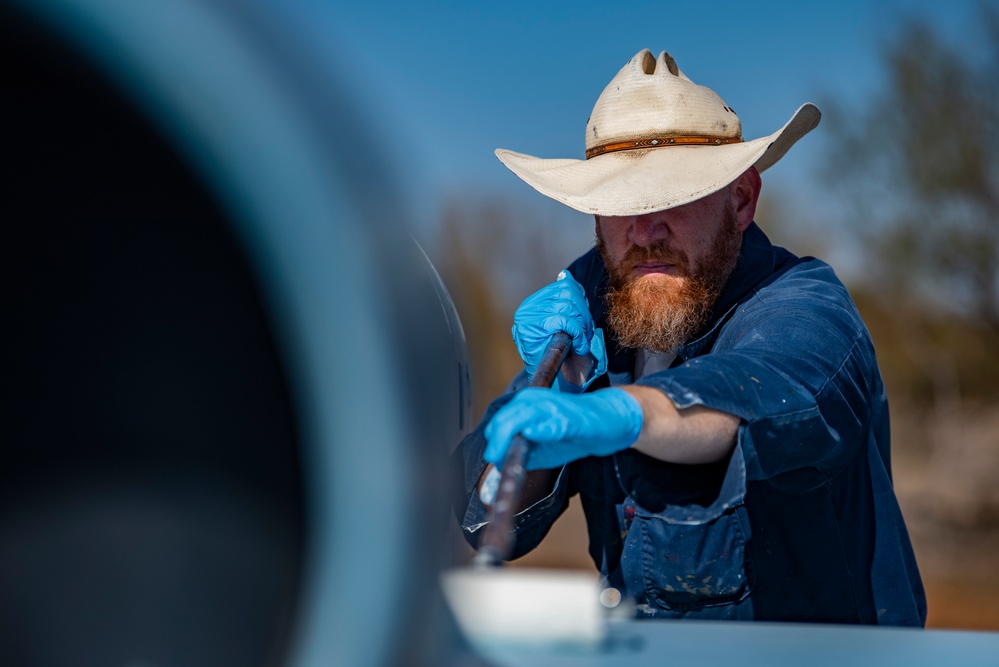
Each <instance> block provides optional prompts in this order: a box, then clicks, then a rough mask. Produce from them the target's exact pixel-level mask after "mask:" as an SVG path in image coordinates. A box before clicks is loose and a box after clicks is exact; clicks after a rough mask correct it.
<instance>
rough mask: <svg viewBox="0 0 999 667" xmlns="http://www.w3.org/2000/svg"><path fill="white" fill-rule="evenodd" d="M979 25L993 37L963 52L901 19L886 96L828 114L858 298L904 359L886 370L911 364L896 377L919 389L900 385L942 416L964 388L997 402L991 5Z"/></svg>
mask: <svg viewBox="0 0 999 667" xmlns="http://www.w3.org/2000/svg"><path fill="white" fill-rule="evenodd" d="M980 16H981V20H980V21H979V22H978V25H977V26H976V28H977V30H979V31H981V34H982V36H983V37H984V39H982V40H978V39H969V40H967V42H965V43H962V44H960V45H952V44H948V43H946V42H945V41H944V40H943V39H942V38H941V37H940V36H939V35H938V34H937V33H936V32H935V30H934V28H933V26H932V25H930V24H929V23H927V22H926V21H924V20H922V19H919V18H909V19H906V20H903V21H902V22H901V23H900V28H899V30H898V32H897V34H896V36H895V38H894V39H893V40H892V41H891V42H890V43H889V44H887V46H886V48H885V51H884V55H885V65H886V72H885V74H886V78H885V81H884V85H883V86H882V87H881V88H880V90H879V92H878V93H876V94H875V96H874V97H873V98H871V99H869V100H868V101H867V103H866V104H865V106H864V108H863V109H861V110H847V109H844V108H843V107H842V106H841V105H838V104H836V103H835V102H831V103H829V102H827V103H826V105H825V106H826V107H827V110H828V113H827V114H826V115H827V118H828V120H829V125H830V126H831V134H832V138H833V145H834V149H833V151H832V154H831V156H830V157H831V159H830V161H829V162H828V165H829V169H828V176H829V181H830V183H831V184H832V185H833V186H834V187H836V188H837V190H838V191H839V193H840V195H841V199H842V200H843V201H845V202H847V203H849V204H852V208H853V211H852V213H853V215H852V221H848V222H847V224H849V225H850V226H851V227H852V229H853V230H854V231H855V232H856V234H857V235H858V236H859V237H860V238H862V239H863V240H864V244H863V245H864V247H865V249H866V252H865V255H866V257H865V258H864V260H863V265H864V266H865V267H866V269H867V270H866V279H865V280H864V282H863V284H862V285H859V286H857V287H856V289H855V290H854V291H855V294H856V296H857V298H858V302H860V303H861V305H863V306H864V307H865V311H866V312H865V315H867V317H868V319H869V321H870V323H871V325H872V329H875V328H880V329H882V330H883V334H882V338H885V339H887V340H889V341H890V343H891V346H892V347H893V348H895V349H893V350H890V351H889V354H888V360H889V361H891V362H893V363H895V362H897V364H898V366H908V368H896V369H893V370H897V371H898V372H899V373H900V374H901V375H906V374H908V376H909V378H910V380H911V379H912V377H911V376H912V374H913V373H912V370H913V369H917V370H918V373H919V374H921V375H922V376H923V378H924V382H922V383H921V382H918V381H915V382H911V383H897V384H896V387H898V389H899V390H901V391H904V387H912V388H913V390H914V394H916V395H919V394H920V391H919V389H920V388H923V389H926V390H927V391H928V393H927V394H926V395H925V396H924V398H931V399H932V400H933V401H934V403H935V404H936V405H937V407H941V406H943V405H944V404H947V405H950V406H951V407H956V406H957V404H956V403H955V401H958V399H959V396H960V393H959V391H958V388H959V385H960V386H962V387H964V388H965V389H973V390H974V391H975V393H979V392H981V393H984V394H985V395H989V396H994V395H995V394H996V387H995V386H994V382H992V381H991V378H992V377H995V374H994V371H996V370H999V363H997V359H996V355H995V354H994V353H992V352H991V350H992V349H995V348H994V343H996V342H999V225H997V224H996V220H997V219H999V96H997V94H996V91H997V86H999V10H997V9H996V8H995V7H993V6H989V5H982V6H981V15H980ZM969 44H973V45H976V46H978V45H982V44H984V48H982V49H972V48H970V47H969ZM959 341H960V343H959ZM972 352H973V353H974V354H973V355H972V354H969V353H972ZM895 353H901V354H900V355H898V354H895ZM979 353H984V354H985V357H984V358H983V357H981V356H979ZM983 361H984V363H983ZM889 366H891V364H889ZM886 374H887V373H886ZM986 375H988V376H990V377H989V379H988V380H987V381H984V380H985V377H986ZM927 383H928V384H927Z"/></svg>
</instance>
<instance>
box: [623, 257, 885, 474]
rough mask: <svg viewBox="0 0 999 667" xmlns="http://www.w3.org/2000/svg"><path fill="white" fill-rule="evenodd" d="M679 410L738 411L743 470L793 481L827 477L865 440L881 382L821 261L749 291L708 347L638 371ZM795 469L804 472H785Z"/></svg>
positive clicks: (855, 320) (851, 310) (867, 345)
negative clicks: (667, 365) (672, 363)
mask: <svg viewBox="0 0 999 667" xmlns="http://www.w3.org/2000/svg"><path fill="white" fill-rule="evenodd" d="M639 384H642V385H647V386H653V387H657V388H659V389H661V390H662V391H663V392H665V393H666V395H667V396H669V398H670V399H671V400H672V401H673V403H674V404H675V405H676V406H677V407H678V408H680V409H681V410H682V409H684V408H687V407H690V406H693V405H704V406H706V407H709V408H714V409H717V410H721V411H724V412H728V413H731V414H734V415H737V416H738V417H740V418H741V419H742V420H743V424H742V427H741V431H740V435H739V442H740V445H741V447H742V450H743V454H744V456H745V458H746V465H747V469H748V472H749V474H750V476H751V477H755V478H760V479H768V480H771V481H774V480H778V479H779V480H780V482H779V483H780V484H787V485H790V486H792V487H794V486H796V485H803V484H814V483H815V481H816V477H815V473H818V475H819V476H820V477H821V478H825V479H829V478H831V477H833V476H835V475H836V473H837V472H838V471H839V470H841V469H842V468H843V467H844V466H845V465H846V464H847V463H848V462H849V461H850V460H851V459H852V457H853V456H854V455H855V454H856V453H857V450H858V448H860V447H861V446H862V445H865V444H866V442H865V440H866V437H867V433H868V426H869V424H870V421H871V411H872V406H877V405H881V404H883V403H884V401H883V392H884V389H883V386H882V385H881V381H880V376H879V375H878V373H877V370H876V362H875V358H874V350H873V347H872V345H871V342H870V337H869V335H868V334H867V331H866V328H865V327H864V325H863V322H862V321H861V319H860V316H859V314H858V313H857V311H856V309H855V307H854V306H853V302H852V301H851V300H850V298H849V296H848V295H847V293H846V290H845V288H843V287H842V285H841V284H840V283H839V281H838V280H836V279H835V277H834V276H833V275H832V271H831V270H830V269H828V267H827V266H825V265H822V264H818V265H810V266H806V267H802V268H801V269H800V270H797V271H794V272H791V273H789V274H788V275H787V276H785V277H784V278H783V279H782V280H780V281H777V282H776V283H774V284H772V285H770V286H768V287H766V288H764V289H762V290H760V291H758V292H756V293H754V295H753V296H752V297H751V298H750V299H749V300H747V301H746V302H744V303H743V304H741V305H740V306H739V307H738V308H737V309H736V310H735V311H734V312H733V313H732V314H731V316H730V317H729V318H728V319H727V321H725V322H724V323H723V324H722V325H721V328H720V331H719V332H718V335H717V340H716V341H715V342H714V345H713V347H712V349H711V351H710V352H709V353H708V354H703V355H701V356H695V357H692V358H690V359H688V360H687V361H685V362H684V363H682V364H680V365H679V366H677V367H674V368H671V369H669V370H667V371H663V372H661V373H657V374H654V375H650V376H647V377H645V378H643V379H642V380H640V381H639ZM795 471H798V472H801V471H804V472H805V473H807V474H799V475H785V474H784V473H789V472H795Z"/></svg>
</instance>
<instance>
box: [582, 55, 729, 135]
mask: <svg viewBox="0 0 999 667" xmlns="http://www.w3.org/2000/svg"><path fill="white" fill-rule="evenodd" d="M685 136H699V137H700V136H708V137H727V138H735V139H738V138H741V136H742V123H741V122H740V121H739V117H738V116H737V115H736V114H735V112H734V111H732V109H731V108H730V107H729V106H728V105H727V104H725V101H724V100H723V99H722V98H721V97H720V96H719V95H718V94H717V93H715V92H714V91H713V90H711V89H710V88H707V87H706V86H700V85H698V84H696V83H694V82H693V81H691V80H690V79H689V78H687V76H686V75H684V73H683V72H681V71H680V69H679V67H677V65H676V61H675V60H674V59H673V57H672V56H671V55H670V54H669V53H667V52H666V51H663V52H662V53H660V54H659V57H658V58H655V57H654V56H653V55H652V52H651V51H649V50H648V49H643V50H642V51H640V52H639V53H638V54H637V55H635V57H634V58H632V59H631V60H630V61H628V63H627V64H626V65H625V66H624V67H622V68H621V71H619V72H618V73H617V75H616V76H615V77H614V78H613V79H611V82H610V83H609V84H607V87H606V88H604V90H603V92H602V93H601V94H600V97H599V98H597V102H596V104H595V105H594V106H593V112H592V113H591V114H590V118H589V120H588V121H587V123H586V149H587V150H588V151H589V150H590V149H593V148H595V147H598V146H605V145H607V144H612V143H616V142H623V141H631V140H636V141H638V140H643V139H649V138H657V137H685Z"/></svg>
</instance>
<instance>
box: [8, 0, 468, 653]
mask: <svg viewBox="0 0 999 667" xmlns="http://www.w3.org/2000/svg"><path fill="white" fill-rule="evenodd" d="M281 19H282V16H281V15H280V13H279V12H277V11H276V8H274V7H270V8H269V11H266V12H265V11H264V8H263V7H262V6H260V5H258V4H256V3H237V2H225V1H223V2H203V1H198V0H178V1H173V0H171V2H165V3H162V2H146V1H138V2H106V1H105V2H101V1H98V0H51V1H47V2H24V3H21V2H10V1H7V2H0V51H2V57H0V68H2V78H0V86H2V88H0V99H2V103H0V132H2V141H0V146H2V152H0V161H2V162H0V163H2V165H3V178H2V185H0V188H2V193H0V207H2V208H0V211H2V213H0V219H2V221H3V227H4V242H3V249H4V252H3V259H2V261H0V271H2V276H3V278H2V285H3V292H2V294H3V297H2V299H3V301H2V303H3V314H4V329H5V334H6V336H5V338H6V345H5V346H4V349H3V368H4V381H3V387H4V390H3V401H2V406H3V407H2V418H0V423H2V424H3V431H2V434H0V443H2V445H0V457H2V458H0V495H2V502H0V664H3V665H71V664H75V665H90V664H93V665H136V666H137V665H148V666H150V667H152V666H155V667H168V666H185V667H192V666H197V665H206V666H208V665H211V666H214V667H219V666H224V665H239V666H241V667H250V666H253V665H289V664H294V665H320V664H322V665H329V664H336V665H351V666H352V667H360V666H366V665H372V666H375V665H377V666H382V665H423V664H427V665H438V664H442V662H444V661H443V660H442V659H441V656H440V653H439V650H440V647H442V646H449V645H451V643H452V642H451V641H450V640H449V639H447V638H446V637H447V632H448V628H449V627H450V626H449V625H448V624H447V623H446V622H444V621H440V622H439V620H438V619H439V617H438V615H437V613H436V611H437V610H438V609H440V608H442V607H440V606H439V605H438V604H437V600H438V596H439V590H438V588H437V586H436V577H435V576H434V573H435V572H436V570H437V568H439V567H440V566H441V565H442V563H441V560H442V559H443V558H444V555H443V554H441V553H438V545H440V546H441V547H444V546H446V535H447V532H446V527H447V523H446V522H447V513H446V509H445V507H446V505H445V502H444V493H445V489H442V488H441V486H442V485H441V484H440V483H439V481H438V480H440V479H444V477H445V475H444V473H443V470H442V469H440V468H441V467H442V466H443V465H444V461H445V459H446V454H447V444H448V443H450V442H453V441H455V440H456V438H457V437H459V435H460V431H461V429H462V424H463V423H464V420H466V419H467V418H468V417H467V415H465V414H464V413H463V412H462V411H463V410H465V409H466V407H467V401H468V392H467V362H466V361H465V359H464V357H463V355H464V339H463V337H462V334H461V330H460V326H457V318H456V316H455V314H454V312H453V308H452V307H451V304H450V300H449V298H448V297H447V294H446V292H445V291H443V288H442V285H441V284H440V281H439V279H438V278H437V277H436V273H435V272H434V271H433V267H431V266H430V265H429V262H428V261H426V258H425V257H424V256H423V255H422V253H421V252H420V251H419V249H418V248H417V247H416V246H415V244H414V243H413V242H412V240H411V238H410V237H409V233H408V231H407V229H406V227H405V226H404V223H403V222H402V221H403V220H404V216H403V215H402V214H401V212H400V210H399V205H398V202H396V199H395V197H394V192H395V190H394V189H393V187H392V184H391V183H390V182H389V181H388V180H387V178H386V176H385V174H384V173H383V172H382V171H381V169H380V167H379V161H378V159H377V151H376V149H375V147H374V146H373V145H372V144H371V143H370V142H366V141H365V139H364V137H363V134H362V133H361V129H360V127H359V123H357V122H356V119H355V116H354V113H353V112H352V110H351V109H350V108H349V106H348V103H349V101H350V100H349V99H345V98H344V96H342V95H341V94H340V93H341V91H340V90H339V88H338V87H337V86H336V84H335V80H334V79H331V78H330V77H331V74H330V72H329V71H327V70H326V69H324V68H323V66H322V65H323V63H322V62H321V59H319V58H316V57H314V54H311V53H309V51H308V48H307V46H308V40H307V39H305V37H304V36H303V35H300V34H296V32H295V30H294V28H293V27H292V26H291V25H290V23H289V24H287V25H286V24H285V22H283V21H282V20H281ZM414 618H419V619H420V621H421V622H420V624H418V625H417V624H414V623H412V620H413V619H414Z"/></svg>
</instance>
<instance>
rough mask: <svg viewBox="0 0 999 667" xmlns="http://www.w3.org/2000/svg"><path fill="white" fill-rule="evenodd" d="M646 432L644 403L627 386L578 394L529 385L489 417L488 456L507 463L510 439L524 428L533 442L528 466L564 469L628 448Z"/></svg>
mask: <svg viewBox="0 0 999 667" xmlns="http://www.w3.org/2000/svg"><path fill="white" fill-rule="evenodd" d="M641 431H642V408H641V406H640V405H639V404H638V401H636V400H635V399H634V398H633V397H632V396H631V394H629V393H628V392H626V391H624V390H623V389H600V390H599V391H594V392H592V393H589V394H580V395H573V394H560V393H558V392H554V391H552V390H550V389H541V388H534V387H528V388H526V389H521V390H520V391H518V392H517V393H516V395H515V396H514V397H513V398H512V399H511V400H510V402H509V403H507V404H506V405H504V406H503V407H502V408H501V409H500V410H499V411H498V412H497V413H496V414H495V415H493V418H492V419H491V420H490V421H489V424H488V425H487V426H486V431H485V435H486V440H487V441H488V445H487V446H486V451H485V454H484V455H483V458H485V460H486V461H488V462H489V463H492V464H493V465H495V466H497V467H502V465H503V461H504V460H505V459H506V450H507V449H508V448H509V447H510V441H511V440H513V437H514V436H515V435H516V434H517V433H519V434H521V435H522V436H524V437H525V438H527V440H528V441H530V443H531V448H530V450H529V452H528V454H527V469H528V470H539V469H545V468H559V467H561V466H563V465H565V464H566V463H569V462H570V461H575V460H576V459H581V458H583V457H586V456H607V455H608V454H613V453H614V452H618V451H621V450H622V449H627V448H628V447H630V446H631V445H632V444H633V443H634V442H635V441H636V440H638V435H639V433H641Z"/></svg>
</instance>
